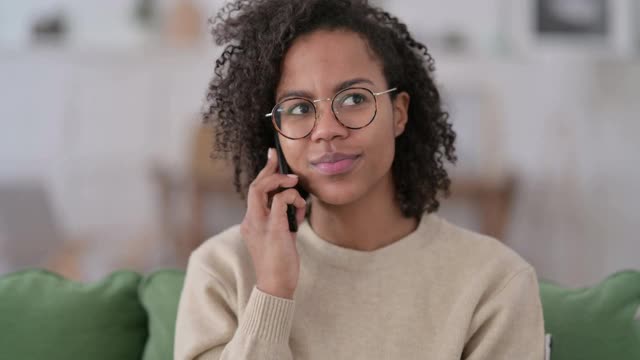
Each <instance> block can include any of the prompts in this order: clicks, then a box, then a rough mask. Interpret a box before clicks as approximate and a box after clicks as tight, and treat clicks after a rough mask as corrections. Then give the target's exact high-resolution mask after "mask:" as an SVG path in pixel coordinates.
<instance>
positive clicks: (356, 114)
mask: <svg viewBox="0 0 640 360" xmlns="http://www.w3.org/2000/svg"><path fill="white" fill-rule="evenodd" d="M395 90H397V88H392V89H389V90H385V91H381V92H376V93H374V92H373V91H371V90H369V89H367V88H362V87H351V88H347V89H344V90H340V91H338V92H337V93H336V94H335V95H334V96H333V97H332V98H327V99H316V100H309V99H306V98H302V97H292V98H288V99H284V100H282V101H281V102H279V103H277V104H276V106H274V107H273V110H271V112H270V113H269V114H266V115H265V117H271V122H272V123H273V126H274V127H275V129H276V130H277V131H278V132H279V133H280V134H282V136H284V137H286V138H289V139H292V140H296V139H302V138H304V137H307V136H308V135H309V134H311V132H312V131H313V129H314V128H315V127H316V123H317V121H318V110H317V108H316V103H319V102H321V101H331V111H332V112H333V114H334V115H335V117H336V119H337V120H338V122H339V123H340V124H342V126H344V127H346V128H348V129H353V130H355V129H362V128H363V127H366V126H368V125H369V124H371V123H372V122H373V119H374V118H375V117H376V113H377V112H378V103H377V100H376V98H377V97H378V96H379V95H383V94H387V93H390V92H392V91H395Z"/></svg>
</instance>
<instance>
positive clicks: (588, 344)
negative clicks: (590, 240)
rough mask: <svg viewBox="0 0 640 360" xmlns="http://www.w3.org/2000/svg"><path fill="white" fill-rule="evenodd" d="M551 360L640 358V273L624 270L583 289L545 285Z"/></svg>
mask: <svg viewBox="0 0 640 360" xmlns="http://www.w3.org/2000/svg"><path fill="white" fill-rule="evenodd" d="M540 297H541V299H542V306H543V310H544V318H545V328H546V329H545V330H546V332H547V333H550V334H551V335H552V340H553V348H552V351H551V359H553V360H567V359H580V360H590V359H594V360H595V359H598V360H601V359H640V319H634V317H635V316H636V314H637V311H638V308H639V307H640V271H622V272H619V273H616V274H613V275H611V276H609V277H608V278H606V279H605V280H604V281H602V282H601V283H599V284H597V285H595V286H593V287H589V288H583V289H565V288H563V287H561V286H559V285H556V284H552V283H550V282H548V281H540Z"/></svg>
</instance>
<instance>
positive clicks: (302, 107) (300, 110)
mask: <svg viewBox="0 0 640 360" xmlns="http://www.w3.org/2000/svg"><path fill="white" fill-rule="evenodd" d="M287 113H288V114H289V115H304V114H307V113H309V104H296V105H293V106H291V107H289V110H288V111H287Z"/></svg>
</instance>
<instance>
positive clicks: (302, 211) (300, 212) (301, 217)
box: [296, 206, 307, 226]
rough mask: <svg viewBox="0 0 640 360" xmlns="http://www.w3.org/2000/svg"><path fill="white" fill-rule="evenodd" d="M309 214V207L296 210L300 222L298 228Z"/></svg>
mask: <svg viewBox="0 0 640 360" xmlns="http://www.w3.org/2000/svg"><path fill="white" fill-rule="evenodd" d="M306 214H307V207H306V206H305V207H303V208H296V220H297V221H298V226H299V225H300V224H302V223H303V222H304V218H305V215H306Z"/></svg>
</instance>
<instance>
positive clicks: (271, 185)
mask: <svg viewBox="0 0 640 360" xmlns="http://www.w3.org/2000/svg"><path fill="white" fill-rule="evenodd" d="M297 182H298V176H296V175H294V174H288V175H284V174H272V175H270V176H268V177H267V178H264V179H262V180H260V181H254V183H253V184H252V186H251V187H250V188H249V193H248V194H247V206H248V207H249V208H259V209H262V210H268V204H267V203H268V200H269V193H270V192H273V191H276V190H277V189H279V188H291V187H293V186H295V185H296V183H297Z"/></svg>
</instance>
